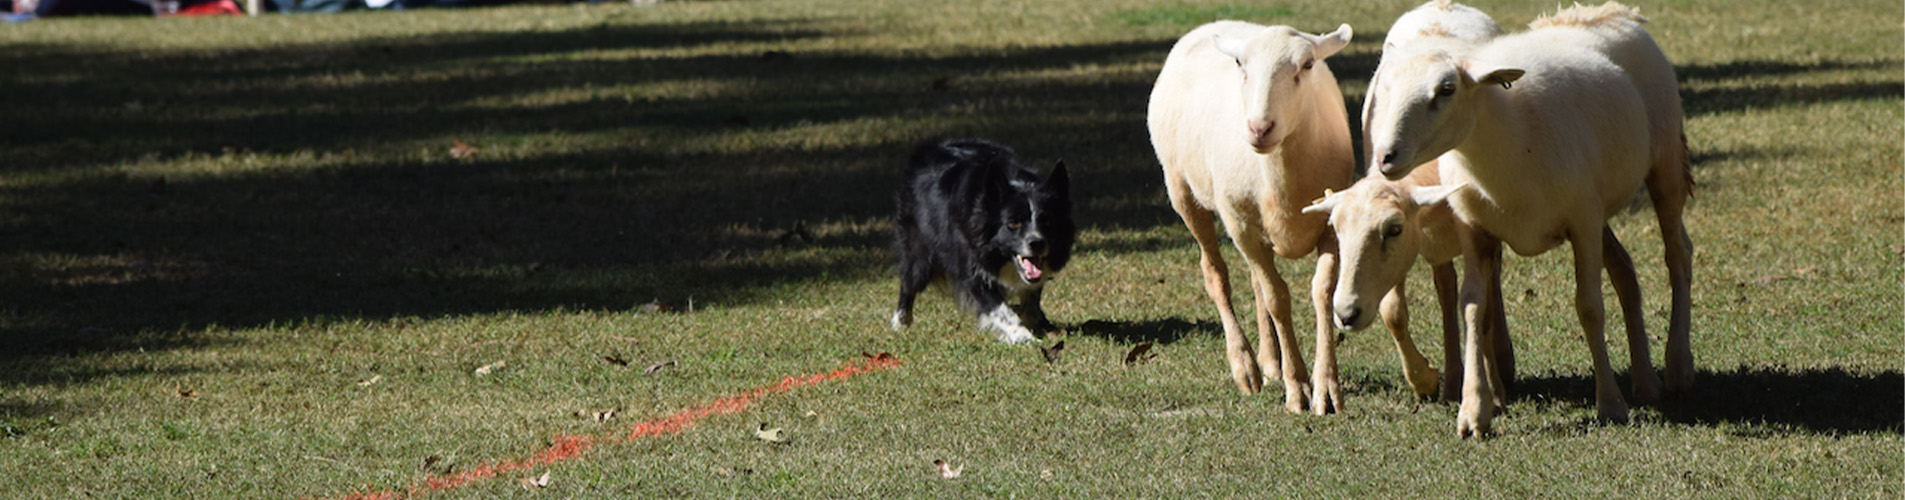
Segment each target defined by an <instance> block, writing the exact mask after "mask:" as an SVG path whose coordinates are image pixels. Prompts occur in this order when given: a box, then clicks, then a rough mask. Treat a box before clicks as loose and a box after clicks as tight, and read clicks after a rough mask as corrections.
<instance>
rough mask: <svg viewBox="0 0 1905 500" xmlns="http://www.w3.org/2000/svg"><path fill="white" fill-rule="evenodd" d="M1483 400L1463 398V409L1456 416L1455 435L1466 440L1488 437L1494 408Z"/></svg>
mask: <svg viewBox="0 0 1905 500" xmlns="http://www.w3.org/2000/svg"><path fill="white" fill-rule="evenodd" d="M1488 406H1489V405H1488V403H1487V402H1486V401H1485V400H1483V399H1482V398H1463V400H1462V409H1461V410H1460V411H1458V412H1456V414H1455V433H1456V435H1459V436H1461V437H1464V438H1468V437H1475V438H1481V437H1487V436H1488V433H1489V431H1490V429H1489V425H1490V422H1489V420H1490V419H1492V418H1493V417H1494V415H1491V414H1490V413H1492V410H1493V409H1492V408H1488Z"/></svg>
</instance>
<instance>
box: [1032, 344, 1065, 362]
mask: <svg viewBox="0 0 1905 500" xmlns="http://www.w3.org/2000/svg"><path fill="white" fill-rule="evenodd" d="M1038 350H1039V352H1040V353H1042V354H1044V355H1045V363H1046V364H1058V360H1060V359H1063V358H1064V357H1065V341H1063V340H1060V341H1058V343H1057V344H1052V346H1051V347H1045V346H1039V348H1038Z"/></svg>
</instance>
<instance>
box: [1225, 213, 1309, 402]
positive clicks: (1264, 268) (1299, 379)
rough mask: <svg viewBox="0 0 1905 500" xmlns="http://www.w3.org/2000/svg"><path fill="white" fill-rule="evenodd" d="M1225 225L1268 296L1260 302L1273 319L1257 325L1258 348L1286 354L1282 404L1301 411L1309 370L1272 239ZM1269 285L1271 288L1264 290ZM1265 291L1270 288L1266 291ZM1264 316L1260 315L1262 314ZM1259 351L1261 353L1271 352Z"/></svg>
mask: <svg viewBox="0 0 1905 500" xmlns="http://www.w3.org/2000/svg"><path fill="white" fill-rule="evenodd" d="M1226 225H1227V226H1229V227H1228V228H1229V229H1230V230H1231V233H1230V234H1231V240H1232V241H1234V242H1236V243H1237V249H1238V250H1239V251H1241V252H1243V255H1244V262H1245V264H1247V265H1248V266H1249V268H1250V275H1251V283H1252V284H1256V285H1259V288H1258V289H1257V290H1256V292H1257V296H1258V297H1263V296H1265V295H1268V296H1269V299H1268V300H1265V301H1261V302H1259V303H1263V304H1266V305H1267V306H1268V307H1263V308H1259V310H1262V309H1269V316H1270V322H1269V323H1259V324H1258V325H1257V335H1258V344H1257V346H1258V348H1259V349H1260V350H1264V351H1268V350H1271V349H1275V350H1276V351H1277V352H1279V353H1281V354H1282V356H1283V358H1282V361H1281V362H1280V363H1279V364H1280V365H1281V366H1282V369H1283V405H1284V409H1286V410H1289V411H1290V412H1291V413H1300V412H1302V411H1303V409H1304V408H1306V407H1308V406H1309V401H1308V399H1309V394H1310V381H1309V380H1308V379H1309V378H1310V376H1309V372H1305V371H1303V351H1299V350H1297V343H1296V330H1295V329H1294V328H1292V325H1291V322H1290V287H1289V285H1288V284H1286V282H1284V280H1283V275H1282V274H1279V273H1277V263H1276V260H1274V259H1275V258H1276V253H1275V252H1272V251H1270V243H1269V242H1267V241H1265V240H1264V239H1263V237H1262V234H1261V233H1259V232H1256V231H1249V230H1248V229H1247V228H1244V227H1236V226H1238V225H1234V224H1229V223H1228V221H1226ZM1265 288H1268V290H1265ZM1265 292H1268V293H1267V294H1266V293H1265ZM1259 317H1261V316H1259ZM1268 355H1269V354H1267V353H1265V352H1259V353H1258V356H1260V357H1261V356H1268Z"/></svg>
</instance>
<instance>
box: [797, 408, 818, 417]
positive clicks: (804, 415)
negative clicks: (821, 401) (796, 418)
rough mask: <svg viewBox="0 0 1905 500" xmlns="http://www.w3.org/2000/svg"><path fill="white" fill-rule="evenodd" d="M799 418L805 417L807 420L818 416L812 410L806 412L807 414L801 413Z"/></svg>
mask: <svg viewBox="0 0 1905 500" xmlns="http://www.w3.org/2000/svg"><path fill="white" fill-rule="evenodd" d="M800 416H803V417H807V418H820V414H819V413H815V412H814V411H813V410H807V413H803V414H801V415H800Z"/></svg>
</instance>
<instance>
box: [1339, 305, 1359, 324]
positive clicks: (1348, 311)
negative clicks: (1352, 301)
mask: <svg viewBox="0 0 1905 500" xmlns="http://www.w3.org/2000/svg"><path fill="white" fill-rule="evenodd" d="M1360 319H1363V308H1361V307H1355V306H1350V307H1346V308H1341V309H1337V310H1336V326H1339V327H1342V328H1343V329H1345V330H1348V329H1351V328H1355V327H1356V325H1357V324H1358V323H1357V320H1360Z"/></svg>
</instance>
